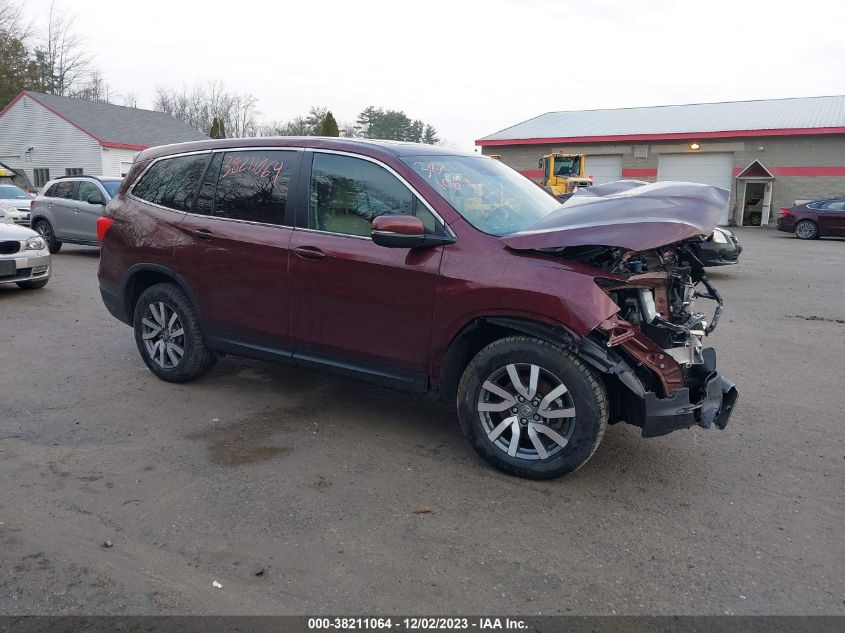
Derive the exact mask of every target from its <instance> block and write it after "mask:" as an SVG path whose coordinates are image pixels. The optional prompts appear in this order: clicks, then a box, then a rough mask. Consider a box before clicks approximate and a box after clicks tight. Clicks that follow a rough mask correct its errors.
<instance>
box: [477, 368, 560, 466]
mask: <svg viewBox="0 0 845 633" xmlns="http://www.w3.org/2000/svg"><path fill="white" fill-rule="evenodd" d="M476 406H477V410H478V415H479V417H480V419H481V424H482V426H483V427H484V431H485V432H486V433H487V439H489V440H490V441H491V442H493V444H495V445H496V446H497V447H498V448H499V449H501V450H502V451H504V452H505V453H507V454H508V455H510V456H511V457H518V458H520V459H533V460H537V459H548V458H550V457H553V456H554V455H556V454H557V453H559V452H560V451H562V450H563V449H564V448H565V447H566V445H567V444H569V440H570V438H571V437H572V432H573V431H574V429H575V403H574V402H573V400H572V395H571V394H570V393H569V390H568V389H567V388H566V385H564V384H563V382H562V381H561V380H560V379H559V378H558V377H557V376H555V375H554V374H553V373H552V372H550V371H548V370H547V369H544V368H543V367H540V366H539V365H530V364H526V363H511V364H509V365H506V366H505V367H501V368H499V369H497V370H496V371H494V372H493V373H492V374H490V376H489V377H488V378H487V380H485V381H484V383H483V384H482V386H481V391H480V393H479V395H478V402H477V405H476Z"/></svg>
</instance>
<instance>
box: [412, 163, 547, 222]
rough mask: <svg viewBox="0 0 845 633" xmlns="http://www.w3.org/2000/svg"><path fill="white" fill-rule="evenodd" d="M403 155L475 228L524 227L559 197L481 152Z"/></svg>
mask: <svg viewBox="0 0 845 633" xmlns="http://www.w3.org/2000/svg"><path fill="white" fill-rule="evenodd" d="M402 161H403V162H404V163H406V164H407V165H409V166H410V167H412V168H413V169H414V170H415V171H416V172H417V173H418V174H420V175H421V176H422V177H423V179H425V181H426V182H427V183H428V184H430V185H431V186H432V188H433V189H434V190H435V191H436V192H437V193H439V194H440V195H441V196H443V197H444V198H445V199H446V201H447V202H448V203H449V204H450V205H452V207H453V208H454V209H455V211H457V212H458V213H460V214H461V216H463V217H464V218H465V219H466V220H467V221H468V222H469V223H470V224H472V225H473V226H474V227H475V228H477V229H478V230H479V231H484V232H485V233H490V234H492V235H507V234H509V233H515V232H517V231H522V230H524V229H525V228H527V227H529V226H531V225H532V224H534V223H536V222H537V221H539V220H540V219H542V218H544V217H545V216H547V215H548V214H549V213H551V212H552V211H554V210H555V209H558V208H559V207H560V203H559V202H558V201H557V200H555V199H554V198H553V197H552V196H550V195H549V194H547V193H546V192H545V191H543V190H542V189H540V187H538V186H537V185H536V184H534V183H533V182H531V181H530V180H528V178H526V177H525V176H523V175H522V174H520V173H519V172H516V171H514V170H513V169H511V168H510V167H508V166H506V165H504V164H503V163H500V162H499V161H497V160H491V159H489V158H483V157H481V156H405V157H403V158H402Z"/></svg>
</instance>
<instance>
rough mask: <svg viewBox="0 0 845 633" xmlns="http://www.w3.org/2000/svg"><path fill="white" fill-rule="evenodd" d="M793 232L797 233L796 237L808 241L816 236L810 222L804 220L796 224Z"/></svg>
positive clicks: (813, 226) (814, 227) (814, 228)
mask: <svg viewBox="0 0 845 633" xmlns="http://www.w3.org/2000/svg"><path fill="white" fill-rule="evenodd" d="M795 232H796V233H798V237H800V238H802V239H805V240H809V239H811V238H812V237H813V236H814V235H815V234H816V226H815V225H814V224H813V223H812V222H807V221H806V220H804V221H802V222H799V223H798V226H797V227H795Z"/></svg>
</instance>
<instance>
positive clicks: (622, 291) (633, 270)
mask: <svg viewBox="0 0 845 633" xmlns="http://www.w3.org/2000/svg"><path fill="white" fill-rule="evenodd" d="M602 188H604V189H606V190H607V191H606V192H605V191H602ZM591 189H594V190H595V191H592V192H590V193H589V194H584V196H582V197H573V198H572V199H571V200H570V201H569V202H568V203H567V204H565V205H563V206H562V207H561V208H560V210H559V211H557V212H555V213H554V214H552V215H551V216H547V217H546V218H545V219H544V220H543V221H542V222H540V223H538V224H537V225H535V226H534V227H532V230H530V231H523V232H521V233H516V234H513V235H510V236H507V237H505V238H504V241H505V243H506V244H507V245H508V247H510V248H512V249H515V250H528V249H531V250H534V251H536V252H541V253H543V254H544V255H547V256H548V255H553V256H555V257H560V258H562V259H565V260H567V261H569V262H572V263H573V264H575V265H577V266H579V268H581V270H583V269H584V268H583V267H587V269H590V268H591V269H593V270H594V271H595V272H594V273H593V274H594V280H595V283H596V284H597V286H598V287H599V288H601V290H602V291H603V292H604V293H605V294H606V295H607V296H608V297H609V298H610V299H611V301H612V302H613V303H614V304H615V305H616V307H618V312H616V313H615V314H614V315H613V316H611V317H609V318H607V319H605V320H603V321H602V322H600V323H598V324H597V325H596V327H595V328H594V329H593V331H592V332H591V333H590V334H589V335H588V336H586V337H584V338H583V339H582V340H581V341H580V344H579V349H578V353H579V355H580V356H581V358H583V359H584V360H585V361H587V362H589V363H590V364H591V365H593V366H594V367H595V368H597V369H599V370H600V371H601V372H603V373H604V374H606V375H610V376H615V377H616V379H617V380H618V382H613V381H612V380H611V381H609V384H611V383H612V384H618V385H621V386H623V387H624V388H620V389H609V394H610V397H611V407H612V409H611V422H619V421H623V420H624V421H626V422H629V423H631V424H634V425H636V426H639V427H641V428H642V433H643V435H644V436H645V437H655V436H659V435H664V434H666V433H670V432H671V431H675V430H677V429H682V428H689V427H691V426H695V425H698V426H700V427H703V428H711V427H713V426H716V427H717V428H719V429H724V428H725V426H726V425H727V423H728V419H729V418H730V415H731V413H732V411H733V408H734V406H735V404H736V401H737V397H738V392H737V389H736V386H735V385H734V383H732V382H731V381H730V380H728V379H727V378H724V377H723V376H721V375H720V374H719V372H718V371H717V370H716V352H715V350H714V349H713V348H712V347H705V345H704V339H705V337H706V336H707V335H708V334H710V333H711V332H712V331H713V330H714V329H715V328H716V326H717V325H718V322H719V317H720V315H721V312H722V298H721V297H720V296H719V293H718V292H717V291H716V289H715V288H714V287H713V286H712V285H711V283H710V281H709V280H708V279H707V276H706V275H705V273H704V266H703V264H702V262H701V261H700V260H699V258H698V257H697V255H696V247H697V246H698V245H699V244H700V243H701V242H703V241H704V240H705V239H706V236H707V235H709V234H710V233H711V232H712V231H713V229H714V227H715V226H716V224H717V221H718V219H719V217H720V215H721V213H722V210H723V209H724V206H725V204H726V203H727V192H726V191H724V190H723V189H718V188H716V187H709V186H706V185H696V184H690V183H652V184H645V183H639V182H618V183H611V185H597V186H596V187H592V188H591ZM603 194H606V195H603ZM552 216H553V217H552ZM597 244H598V245H597ZM600 244H612V246H602V245H600ZM703 301H710V302H712V310H708V313H709V314H704V313H703V312H700V311H699V310H700V308H701V306H702V302H703Z"/></svg>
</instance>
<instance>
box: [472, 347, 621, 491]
mask: <svg viewBox="0 0 845 633" xmlns="http://www.w3.org/2000/svg"><path fill="white" fill-rule="evenodd" d="M514 377H515V378H516V380H514ZM517 382H519V384H518V385H517ZM607 412H608V406H607V394H606V393H605V389H604V385H603V384H602V382H601V380H600V379H599V378H598V377H597V376H596V375H595V374H594V373H593V371H592V370H590V369H589V368H588V367H587V366H586V365H584V364H583V363H582V362H581V361H580V360H579V359H578V358H577V357H576V356H575V355H573V354H571V353H570V352H568V351H566V350H564V349H563V348H561V347H558V346H557V345H553V344H551V343H548V342H546V341H542V340H540V339H537V338H532V337H529V336H511V337H508V338H503V339H500V340H498V341H495V342H493V343H491V344H490V345H488V346H487V347H485V348H484V349H482V350H481V351H480V352H479V353H478V354H477V355H476V357H475V358H473V359H472V361H471V362H470V364H469V365H468V366H467V368H466V370H465V371H464V374H463V377H462V378H461V383H460V386H459V387H458V418H459V420H460V423H461V429H462V430H463V432H464V435H465V436H466V438H467V439H468V440H469V442H470V444H472V446H473V448H475V450H476V451H478V453H479V454H480V455H481V456H482V457H483V458H484V459H485V460H487V461H488V462H489V463H490V464H492V465H493V466H495V467H496V468H498V469H499V470H502V471H504V472H506V473H509V474H511V475H516V476H518V477H526V478H530V479H552V478H555V477H560V476H562V475H566V474H568V473H571V472H573V471H575V470H577V469H578V468H580V467H581V466H583V465H584V464H585V463H587V461H588V460H589V459H590V457H592V455H593V453H595V451H596V449H597V448H598V445H599V443H600V442H601V439H602V437H603V436H604V431H605V428H606V427H607V415H608V413H607Z"/></svg>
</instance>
